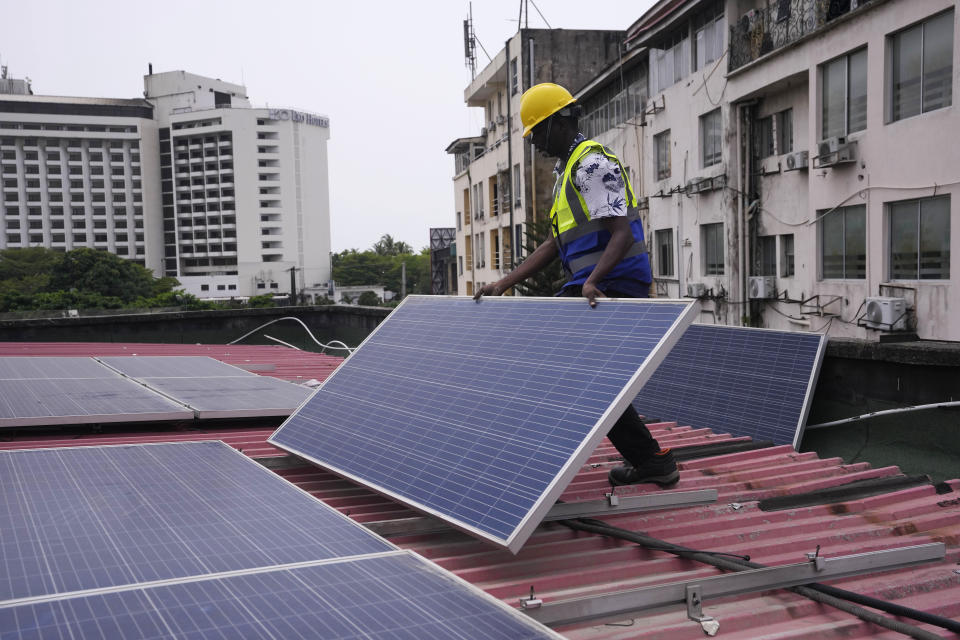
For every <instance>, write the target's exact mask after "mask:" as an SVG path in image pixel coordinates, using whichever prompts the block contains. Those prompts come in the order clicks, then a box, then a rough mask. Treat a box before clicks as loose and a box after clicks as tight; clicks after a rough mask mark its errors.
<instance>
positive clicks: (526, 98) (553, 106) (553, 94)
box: [520, 82, 577, 138]
mask: <svg viewBox="0 0 960 640" xmlns="http://www.w3.org/2000/svg"><path fill="white" fill-rule="evenodd" d="M576 101H577V99H576V98H574V97H573V96H572V95H570V92H569V91H567V90H566V89H564V88H563V87H561V86H560V85H558V84H553V83H552V82H543V83H541V84H537V85H534V86H532V87H530V88H529V89H527V90H526V91H524V92H523V97H521V98H520V122H522V123H523V137H524V138H526V137H527V136H528V135H530V132H531V131H533V128H534V127H535V126H537V125H538V124H540V123H541V122H543V121H544V120H546V119H547V118H549V117H550V116H552V115H553V114H555V113H556V112H557V111H560V109H563V108H564V107H565V106H567V105H568V104H570V103H572V102H576Z"/></svg>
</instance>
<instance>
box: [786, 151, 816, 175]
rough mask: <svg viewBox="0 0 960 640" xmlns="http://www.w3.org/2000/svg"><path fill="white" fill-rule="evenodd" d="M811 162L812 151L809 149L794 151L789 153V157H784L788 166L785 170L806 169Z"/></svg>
mask: <svg viewBox="0 0 960 640" xmlns="http://www.w3.org/2000/svg"><path fill="white" fill-rule="evenodd" d="M809 163H810V153H809V152H808V151H794V152H793V153H789V154H787V157H786V158H785V159H784V164H785V165H786V167H787V168H786V169H785V171H797V170H798V169H806V168H807V166H808V165H809Z"/></svg>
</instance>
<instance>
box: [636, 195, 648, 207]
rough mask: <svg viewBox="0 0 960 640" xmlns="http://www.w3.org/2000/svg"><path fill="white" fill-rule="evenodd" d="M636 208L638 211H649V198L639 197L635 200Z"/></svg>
mask: <svg viewBox="0 0 960 640" xmlns="http://www.w3.org/2000/svg"><path fill="white" fill-rule="evenodd" d="M637 208H638V209H649V208H650V198H648V197H647V196H640V197H639V198H637Z"/></svg>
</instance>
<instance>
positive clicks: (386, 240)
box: [373, 233, 413, 256]
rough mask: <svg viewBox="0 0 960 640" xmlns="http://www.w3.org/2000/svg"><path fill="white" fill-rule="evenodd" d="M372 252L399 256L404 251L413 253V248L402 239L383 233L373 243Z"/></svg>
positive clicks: (380, 254) (379, 254)
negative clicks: (395, 238)
mask: <svg viewBox="0 0 960 640" xmlns="http://www.w3.org/2000/svg"><path fill="white" fill-rule="evenodd" d="M373 252H374V253H376V254H377V255H378V256H399V255H401V254H404V253H413V249H412V248H411V247H410V245H408V244H407V243H406V242H403V241H402V240H394V239H393V236H391V235H390V234H389V233H385V234H383V235H382V236H380V239H379V240H377V241H376V242H375V243H374V244H373Z"/></svg>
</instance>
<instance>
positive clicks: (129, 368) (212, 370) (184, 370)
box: [97, 356, 256, 378]
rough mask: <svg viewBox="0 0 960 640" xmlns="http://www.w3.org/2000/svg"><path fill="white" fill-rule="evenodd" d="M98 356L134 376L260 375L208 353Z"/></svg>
mask: <svg viewBox="0 0 960 640" xmlns="http://www.w3.org/2000/svg"><path fill="white" fill-rule="evenodd" d="M97 359H98V360H100V362H103V363H105V364H107V365H108V366H110V367H112V368H114V369H116V370H117V371H120V372H121V373H123V374H124V375H128V376H130V377H131V378H204V377H218V378H223V377H231V376H243V377H249V376H255V375H256V374H254V373H250V372H249V371H244V370H243V369H241V368H239V367H234V366H232V365H229V364H227V363H225V362H220V361H219V360H215V359H213V358H209V357H207V356H104V357H100V358H97Z"/></svg>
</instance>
